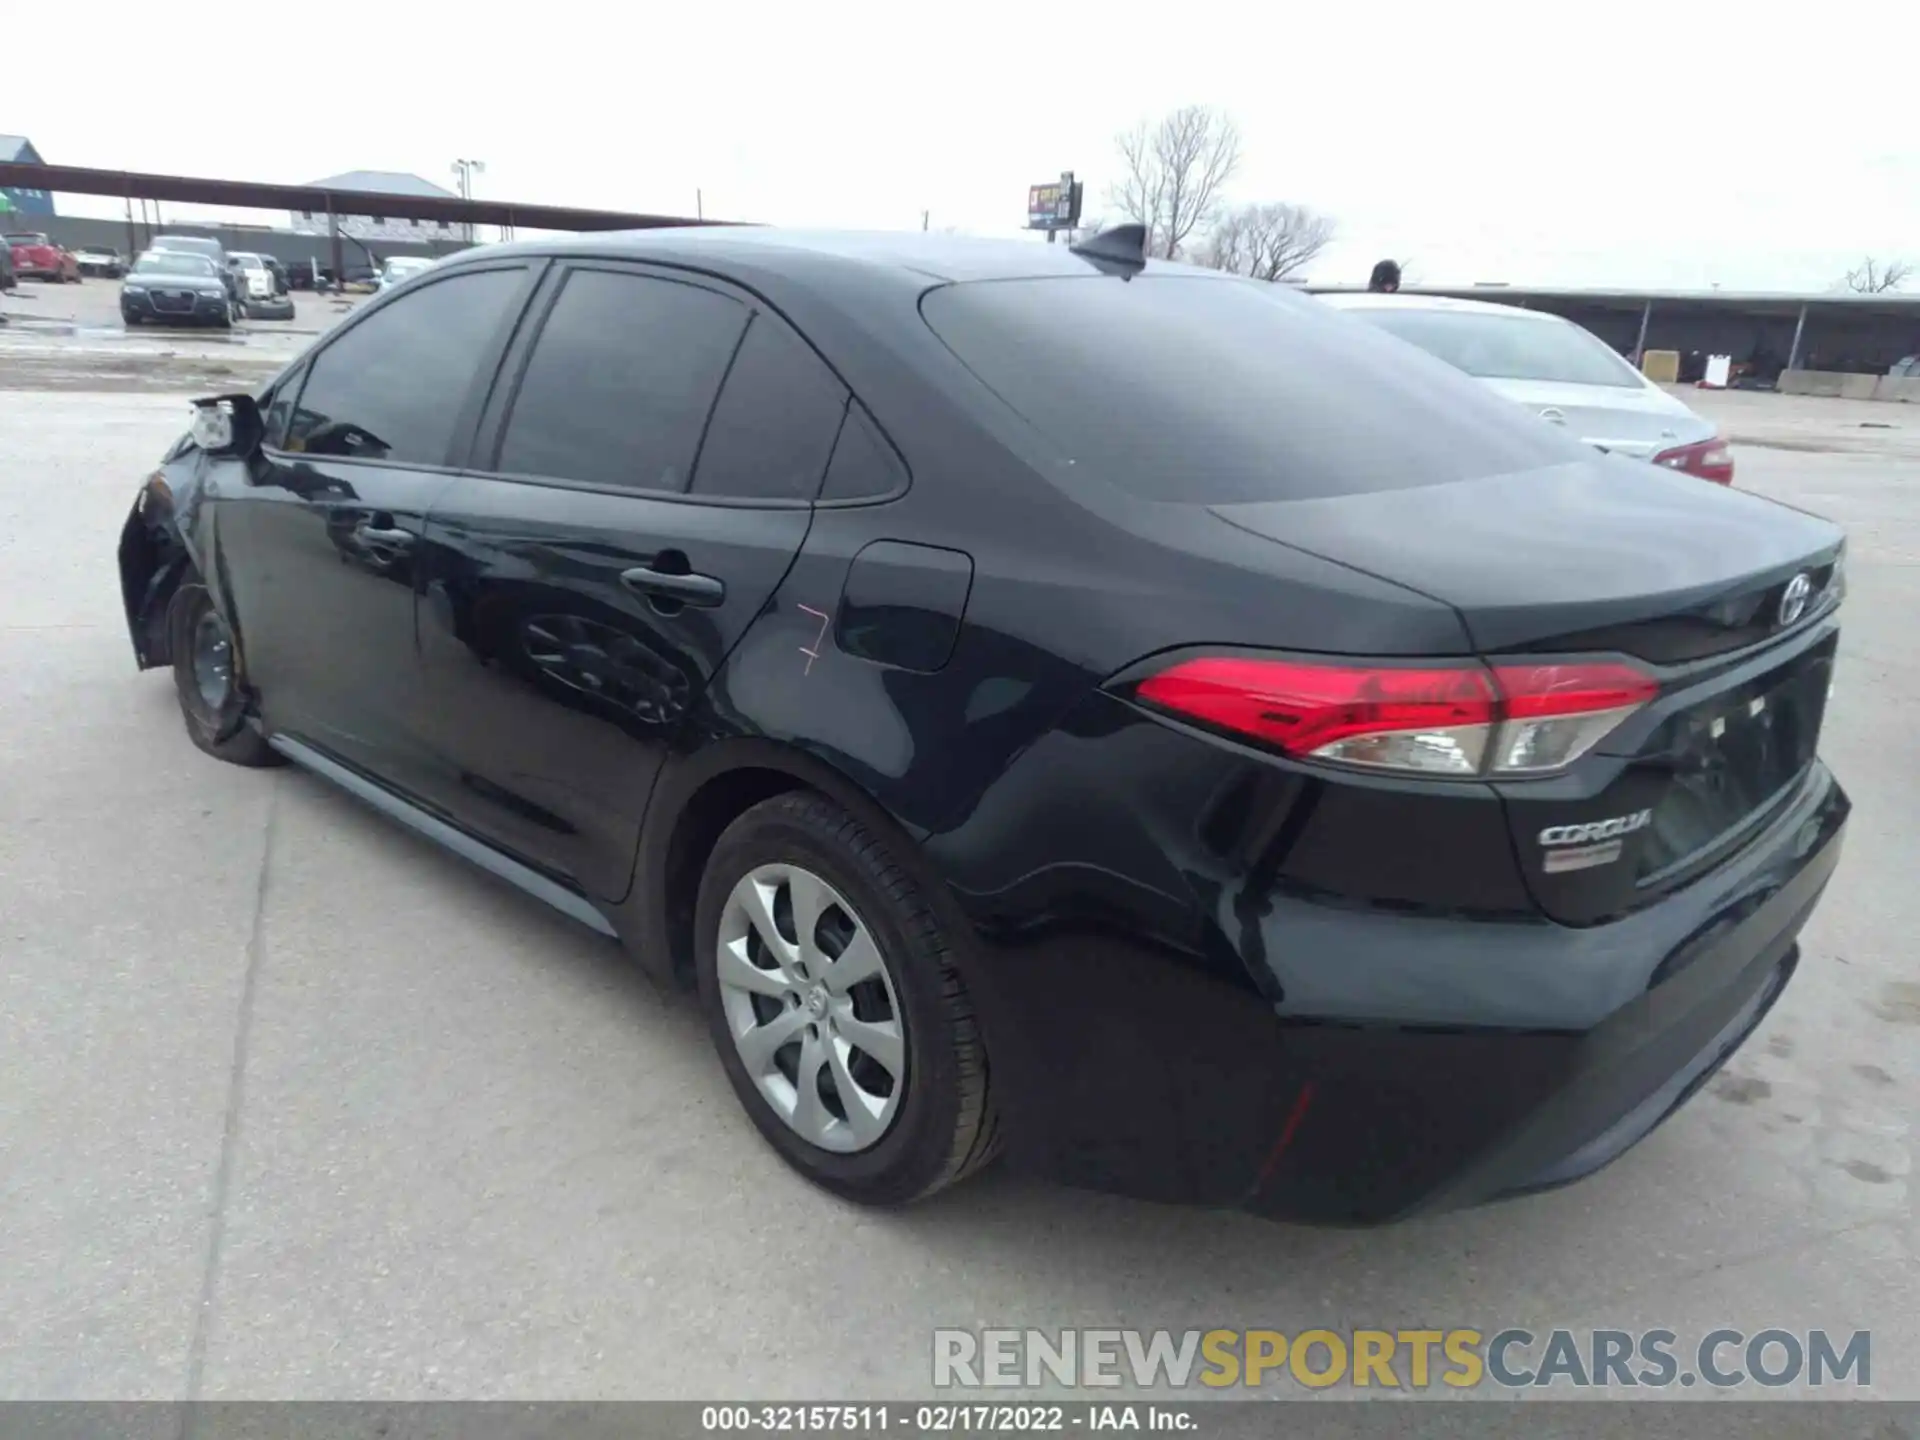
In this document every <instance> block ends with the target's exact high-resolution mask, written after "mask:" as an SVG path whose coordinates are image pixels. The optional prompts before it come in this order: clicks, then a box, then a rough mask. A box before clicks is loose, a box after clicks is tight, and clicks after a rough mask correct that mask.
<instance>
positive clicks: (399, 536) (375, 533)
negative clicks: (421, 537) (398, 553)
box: [354, 525, 413, 548]
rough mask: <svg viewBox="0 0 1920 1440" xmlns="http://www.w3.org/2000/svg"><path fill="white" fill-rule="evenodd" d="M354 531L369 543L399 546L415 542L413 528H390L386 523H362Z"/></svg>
mask: <svg viewBox="0 0 1920 1440" xmlns="http://www.w3.org/2000/svg"><path fill="white" fill-rule="evenodd" d="M354 533H355V534H356V535H357V536H358V537H359V538H360V539H361V540H362V541H363V542H365V543H366V544H368V545H390V546H394V547H396V548H398V547H401V546H406V545H411V544H413V532H412V531H411V530H390V529H388V528H387V527H386V526H384V525H362V526H360V527H359V528H358V529H357V530H356V531H355V532H354Z"/></svg>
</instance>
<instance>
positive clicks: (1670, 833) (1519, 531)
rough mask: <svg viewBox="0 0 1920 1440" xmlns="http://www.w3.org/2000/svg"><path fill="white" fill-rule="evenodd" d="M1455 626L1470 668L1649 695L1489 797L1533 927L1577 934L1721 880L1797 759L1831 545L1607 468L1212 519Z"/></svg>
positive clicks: (1666, 483) (1828, 653)
mask: <svg viewBox="0 0 1920 1440" xmlns="http://www.w3.org/2000/svg"><path fill="white" fill-rule="evenodd" d="M1213 508H1214V511H1215V513H1216V514H1217V515H1218V516H1219V517H1220V518H1222V519H1224V520H1226V521H1228V522H1229V523H1231V524H1234V525H1238V526H1240V527H1241V528H1243V529H1246V530H1249V531H1252V532H1253V533H1255V534H1260V535H1264V536H1266V537H1267V538H1269V539H1272V540H1277V541H1280V542H1282V543H1284V544H1287V545H1290V546H1294V547H1297V548H1299V549H1302V550H1306V551H1308V552H1310V553H1312V554H1315V555H1319V556H1321V557H1323V558H1326V559H1331V560H1337V561H1339V562H1341V563H1343V564H1346V565H1350V566H1353V567H1355V568H1357V569H1359V570H1362V571H1364V572H1367V573H1369V574H1371V575H1374V576H1377V577H1379V578H1381V579H1385V580H1391V581H1397V582H1398V583H1400V584H1403V585H1406V586H1408V587H1410V588H1412V589H1414V590H1417V591H1419V592H1421V593H1423V594H1425V595H1428V596H1430V597H1432V598H1434V599H1436V600H1441V601H1444V602H1445V603H1447V604H1448V605H1450V606H1452V607H1453V608H1454V609H1455V610H1456V611H1457V612H1458V613H1459V615H1460V617H1461V621H1462V623H1463V624H1464V625H1465V627H1466V629H1467V632H1468V634H1469V635H1470V636H1471V637H1472V640H1473V643H1474V646H1475V648H1476V649H1477V650H1478V651H1479V652H1480V653H1481V654H1482V655H1484V656H1486V657H1489V658H1495V657H1502V656H1508V657H1511V656H1515V655H1527V654H1532V655H1540V656H1542V657H1543V658H1545V657H1554V658H1571V657H1576V656H1584V657H1588V658H1593V657H1597V656H1620V655H1624V656H1629V657H1632V658H1635V659H1637V660H1639V661H1641V662H1643V664H1645V665H1646V666H1647V668H1649V669H1650V670H1652V671H1653V672H1654V674H1655V676H1656V678H1657V679H1658V681H1659V683H1660V687H1661V688H1660V692H1659V694H1658V696H1657V697H1656V698H1655V699H1654V700H1653V701H1652V702H1651V703H1650V704H1648V705H1647V706H1646V707H1645V708H1644V709H1643V710H1641V711H1639V712H1637V713H1635V714H1634V715H1632V716H1631V718H1629V719H1627V720H1626V721H1625V722H1624V723H1622V724H1621V725H1620V727H1619V728H1618V729H1617V730H1615V731H1613V732H1612V733H1610V734H1609V735H1608V736H1607V737H1606V739H1604V740H1603V741H1601V742H1600V744H1599V745H1598V746H1596V747H1595V749H1594V750H1593V751H1591V752H1590V753H1588V754H1587V755H1585V756H1583V757H1582V758H1581V759H1579V760H1578V761H1576V762H1575V763H1574V764H1573V765H1572V767H1570V768H1569V769H1568V770H1566V771H1564V772H1561V773H1559V774H1556V775H1553V776H1550V777H1546V778H1540V779H1513V780H1502V781H1497V782H1495V789H1496V790H1497V791H1498V792H1499V794H1500V795H1501V798H1502V800H1503V801H1504V802H1505V805H1506V809H1507V814H1508V819H1509V823H1510V826H1511V829H1512V834H1513V841H1514V846H1515V851H1516V854H1517V856H1518V859H1519V862H1520V867H1521V870H1522V872H1523V874H1524V876H1525V878H1526V882H1527V884H1528V887H1529V888H1530V890H1531V891H1532V892H1533V895H1534V898H1535V900H1536V901H1537V902H1538V903H1539V905H1540V906H1541V908H1542V910H1543V911H1545V912H1546V913H1547V914H1548V915H1550V916H1551V917H1553V918H1554V919H1556V920H1559V921H1561V922H1562V923H1565V924H1591V923H1594V922H1597V921H1600V920H1603V919H1606V918H1609V917H1611V916H1615V915H1619V914H1622V913H1625V912H1627V911H1629V910H1632V909H1635V908H1637V907H1639V906H1641V905H1644V904H1647V903H1650V902H1651V901H1653V900H1655V899H1657V898H1658V897H1659V896H1661V895H1663V894H1666V893H1668V892H1670V891H1671V890H1673V889H1675V888H1677V887H1679V886H1681V885H1684V884H1686V883H1688V882H1689V881H1690V880H1692V879H1693V878H1695V877H1696V876H1698V875H1700V874H1701V873H1703V872H1704V871H1706V870H1708V869H1711V868H1713V867H1714V866H1715V865H1718V864H1720V863H1722V862H1723V861H1724V860H1725V859H1726V858H1727V857H1728V856H1729V855H1731V854H1732V853H1734V851H1736V850H1737V849H1738V848H1740V846H1741V845H1742V844H1744V843H1745V841H1746V840H1748V839H1751V838H1752V837H1753V836H1755V835H1757V834H1759V833H1760V832H1761V831H1762V830H1764V829H1765V825H1766V822H1767V820H1768V818H1769V817H1770V816H1771V815H1774V814H1776V813H1778V812H1779V810H1780V809H1782V808H1783V807H1784V806H1786V805H1787V804H1788V803H1789V802H1790V800H1791V797H1792V794H1793V792H1794V790H1795V788H1796V787H1797V785H1798V784H1799V783H1800V782H1801V781H1802V780H1803V779H1804V777H1805V776H1806V774H1807V772H1808V769H1809V767H1811V766H1812V764H1813V763H1814V759H1815V751H1816V747H1817V745H1818V742H1819V736H1820V727H1821V722H1822V720H1823V719H1824V714H1825V706H1826V698H1827V693H1828V689H1829V686H1830V683H1831V678H1832V669H1833V657H1834V652H1835V649H1836V646H1837V643H1838V626H1837V621H1836V616H1835V607H1836V606H1837V605H1838V603H1839V600H1840V593H1841V589H1842V586H1841V585H1840V583H1838V580H1839V563H1840V558H1841V548H1842V545H1843V542H1844V537H1843V534H1842V532H1841V531H1840V530H1839V529H1838V527H1836V526H1834V525H1832V524H1831V523H1829V522H1827V521H1825V520H1821V519H1819V518H1817V517H1815V516H1812V515H1808V514H1805V513H1803V512H1801V511H1798V510H1793V509H1790V508H1788V507H1786V506H1783V505H1779V504H1775V503H1774V502H1771V501H1768V500H1763V499H1761V498H1759V497H1758V496H1753V495H1746V494H1742V493H1740V492H1737V491H1726V490H1722V489H1720V488H1719V487H1718V486H1712V485H1708V484H1706V483H1705V482H1703V481H1699V480H1694V479H1691V478H1689V477H1687V476H1684V475H1675V474H1671V473H1669V472H1666V471H1663V470H1660V469H1658V468H1656V467H1654V466H1651V465H1647V464H1644V463H1641V462H1639V461H1634V460H1626V459H1622V458H1619V457H1616V456H1608V455H1595V456H1594V457H1593V458H1592V459H1591V460H1590V461H1582V462H1578V463H1573V464H1567V465H1561V466H1555V467H1553V468H1551V469H1547V470H1540V471H1531V472H1527V473H1524V474H1518V475H1504V476H1495V477H1491V478H1487V479H1481V480H1467V481H1461V482H1458V483H1456V484H1450V485H1438V486H1430V487H1425V488H1415V489H1408V490H1398V491H1393V492H1390V493H1382V494H1377V495H1349V496H1343V497H1339V498H1336V499H1329V500H1303V501H1286V502H1263V503H1259V504H1252V505H1225V506H1216V507H1213Z"/></svg>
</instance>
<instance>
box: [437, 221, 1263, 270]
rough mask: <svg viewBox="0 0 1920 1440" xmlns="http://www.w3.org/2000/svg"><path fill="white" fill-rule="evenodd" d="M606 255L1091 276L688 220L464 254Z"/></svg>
mask: <svg viewBox="0 0 1920 1440" xmlns="http://www.w3.org/2000/svg"><path fill="white" fill-rule="evenodd" d="M515 252H518V253H522V254H538V255H567V254H583V255H607V254H628V255H631V256H632V257H633V258H634V259H636V260H645V259H656V258H657V259H660V260H664V261H668V262H674V261H678V262H681V263H692V262H695V261H700V260H705V261H712V262H717V263H726V262H729V261H730V262H733V263H738V264H746V265H752V266H753V267H754V268H756V269H760V270H779V269H781V268H784V267H785V266H786V265H789V264H790V265H793V266H794V267H796V268H798V267H799V266H801V265H802V264H803V263H804V262H805V261H807V260H820V259H825V260H836V261H841V262H844V263H845V264H847V265H849V266H854V267H860V268H866V269H872V270H885V271H893V272H896V273H910V274H914V275H919V276H922V277H924V278H927V279H931V280H938V281H955V280H1017V279H1038V278H1043V277H1046V276H1050V275H1058V276H1084V275H1089V274H1093V273H1095V271H1094V267H1093V264H1092V262H1091V261H1089V260H1087V259H1085V258H1083V257H1081V256H1079V255H1076V254H1074V253H1073V250H1072V249H1071V247H1070V246H1067V245H1060V244H1055V245H1048V244H1046V243H1045V242H1044V241H1041V240H1040V239H1039V237H1038V236H1037V235H1036V236H1035V237H1034V238H1033V239H1031V240H1010V239H997V238H996V239H988V238H981V237H976V236H968V235H930V234H927V233H926V232H924V231H918V230H915V231H883V230H876V231H861V230H787V229H781V228H777V227H773V226H757V225H726V226H721V225H688V226H676V227H673V228H670V229H657V230H612V231H596V232H591V233H588V234H582V235H578V236H568V237H565V238H555V239H551V240H525V241H515V242H511V243H509V244H506V245H489V246H486V247H484V250H483V251H478V252H476V251H469V252H467V253H468V254H476V253H484V254H487V255H497V254H509V253H515ZM1148 273H1150V274H1160V273H1168V274H1171V273H1180V274H1189V275H1193V276H1205V277H1211V278H1214V279H1218V280H1232V279H1234V278H1235V277H1231V276H1226V275H1221V274H1219V273H1218V272H1216V271H1211V270H1202V269H1198V268H1196V267H1194V266H1190V265H1181V264H1177V263H1175V262H1172V261H1162V260H1155V261H1150V262H1149V264H1148Z"/></svg>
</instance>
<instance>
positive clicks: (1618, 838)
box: [1540, 809, 1653, 875]
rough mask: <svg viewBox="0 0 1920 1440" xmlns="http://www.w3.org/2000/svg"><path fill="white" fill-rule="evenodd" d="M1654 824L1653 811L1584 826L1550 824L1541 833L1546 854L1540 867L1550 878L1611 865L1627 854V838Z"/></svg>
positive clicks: (1588, 823) (1595, 821) (1541, 841)
mask: <svg viewBox="0 0 1920 1440" xmlns="http://www.w3.org/2000/svg"><path fill="white" fill-rule="evenodd" d="M1652 823H1653V811H1652V810H1650V809H1649V810H1636V811H1634V812H1633V813H1632V814H1630V815H1615V816H1613V817H1611V818H1610V819H1606V820H1589V821H1587V822H1586V823H1585V824H1582V825H1549V826H1548V827H1547V828H1546V829H1544V830H1542V831H1541V832H1540V844H1541V847H1542V848H1543V849H1544V850H1545V851H1546V852H1547V853H1546V855H1545V856H1544V857H1543V858H1542V860H1541V868H1542V869H1543V870H1545V871H1546V873H1547V874H1549V875H1563V874H1565V873H1566V872H1567V871H1569V870H1591V869H1593V868H1594V867H1595V866H1596V865H1611V864H1613V862H1614V861H1616V860H1618V859H1619V858H1620V857H1621V856H1622V855H1624V854H1625V853H1626V840H1625V838H1624V837H1625V836H1628V835H1631V834H1633V833H1634V832H1635V831H1636V830H1644V829H1646V828H1647V826H1649V825H1651V824H1652Z"/></svg>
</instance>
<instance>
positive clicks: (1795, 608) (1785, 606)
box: [1780, 570, 1813, 625]
mask: <svg viewBox="0 0 1920 1440" xmlns="http://www.w3.org/2000/svg"><path fill="white" fill-rule="evenodd" d="M1812 595H1813V581H1812V579H1811V578H1810V577H1809V576H1808V575H1807V572H1806V571H1804V570H1802V571H1801V572H1800V573H1799V574H1798V575H1796V576H1794V577H1793V578H1792V579H1791V580H1789V581H1788V582H1787V588H1786V589H1784V590H1782V591H1781V592H1780V623H1781V624H1782V625H1791V624H1793V622H1794V621H1796V620H1798V619H1799V618H1800V617H1801V616H1802V615H1804V614H1806V613H1807V601H1808V600H1809V599H1810V598H1811V597H1812Z"/></svg>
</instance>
